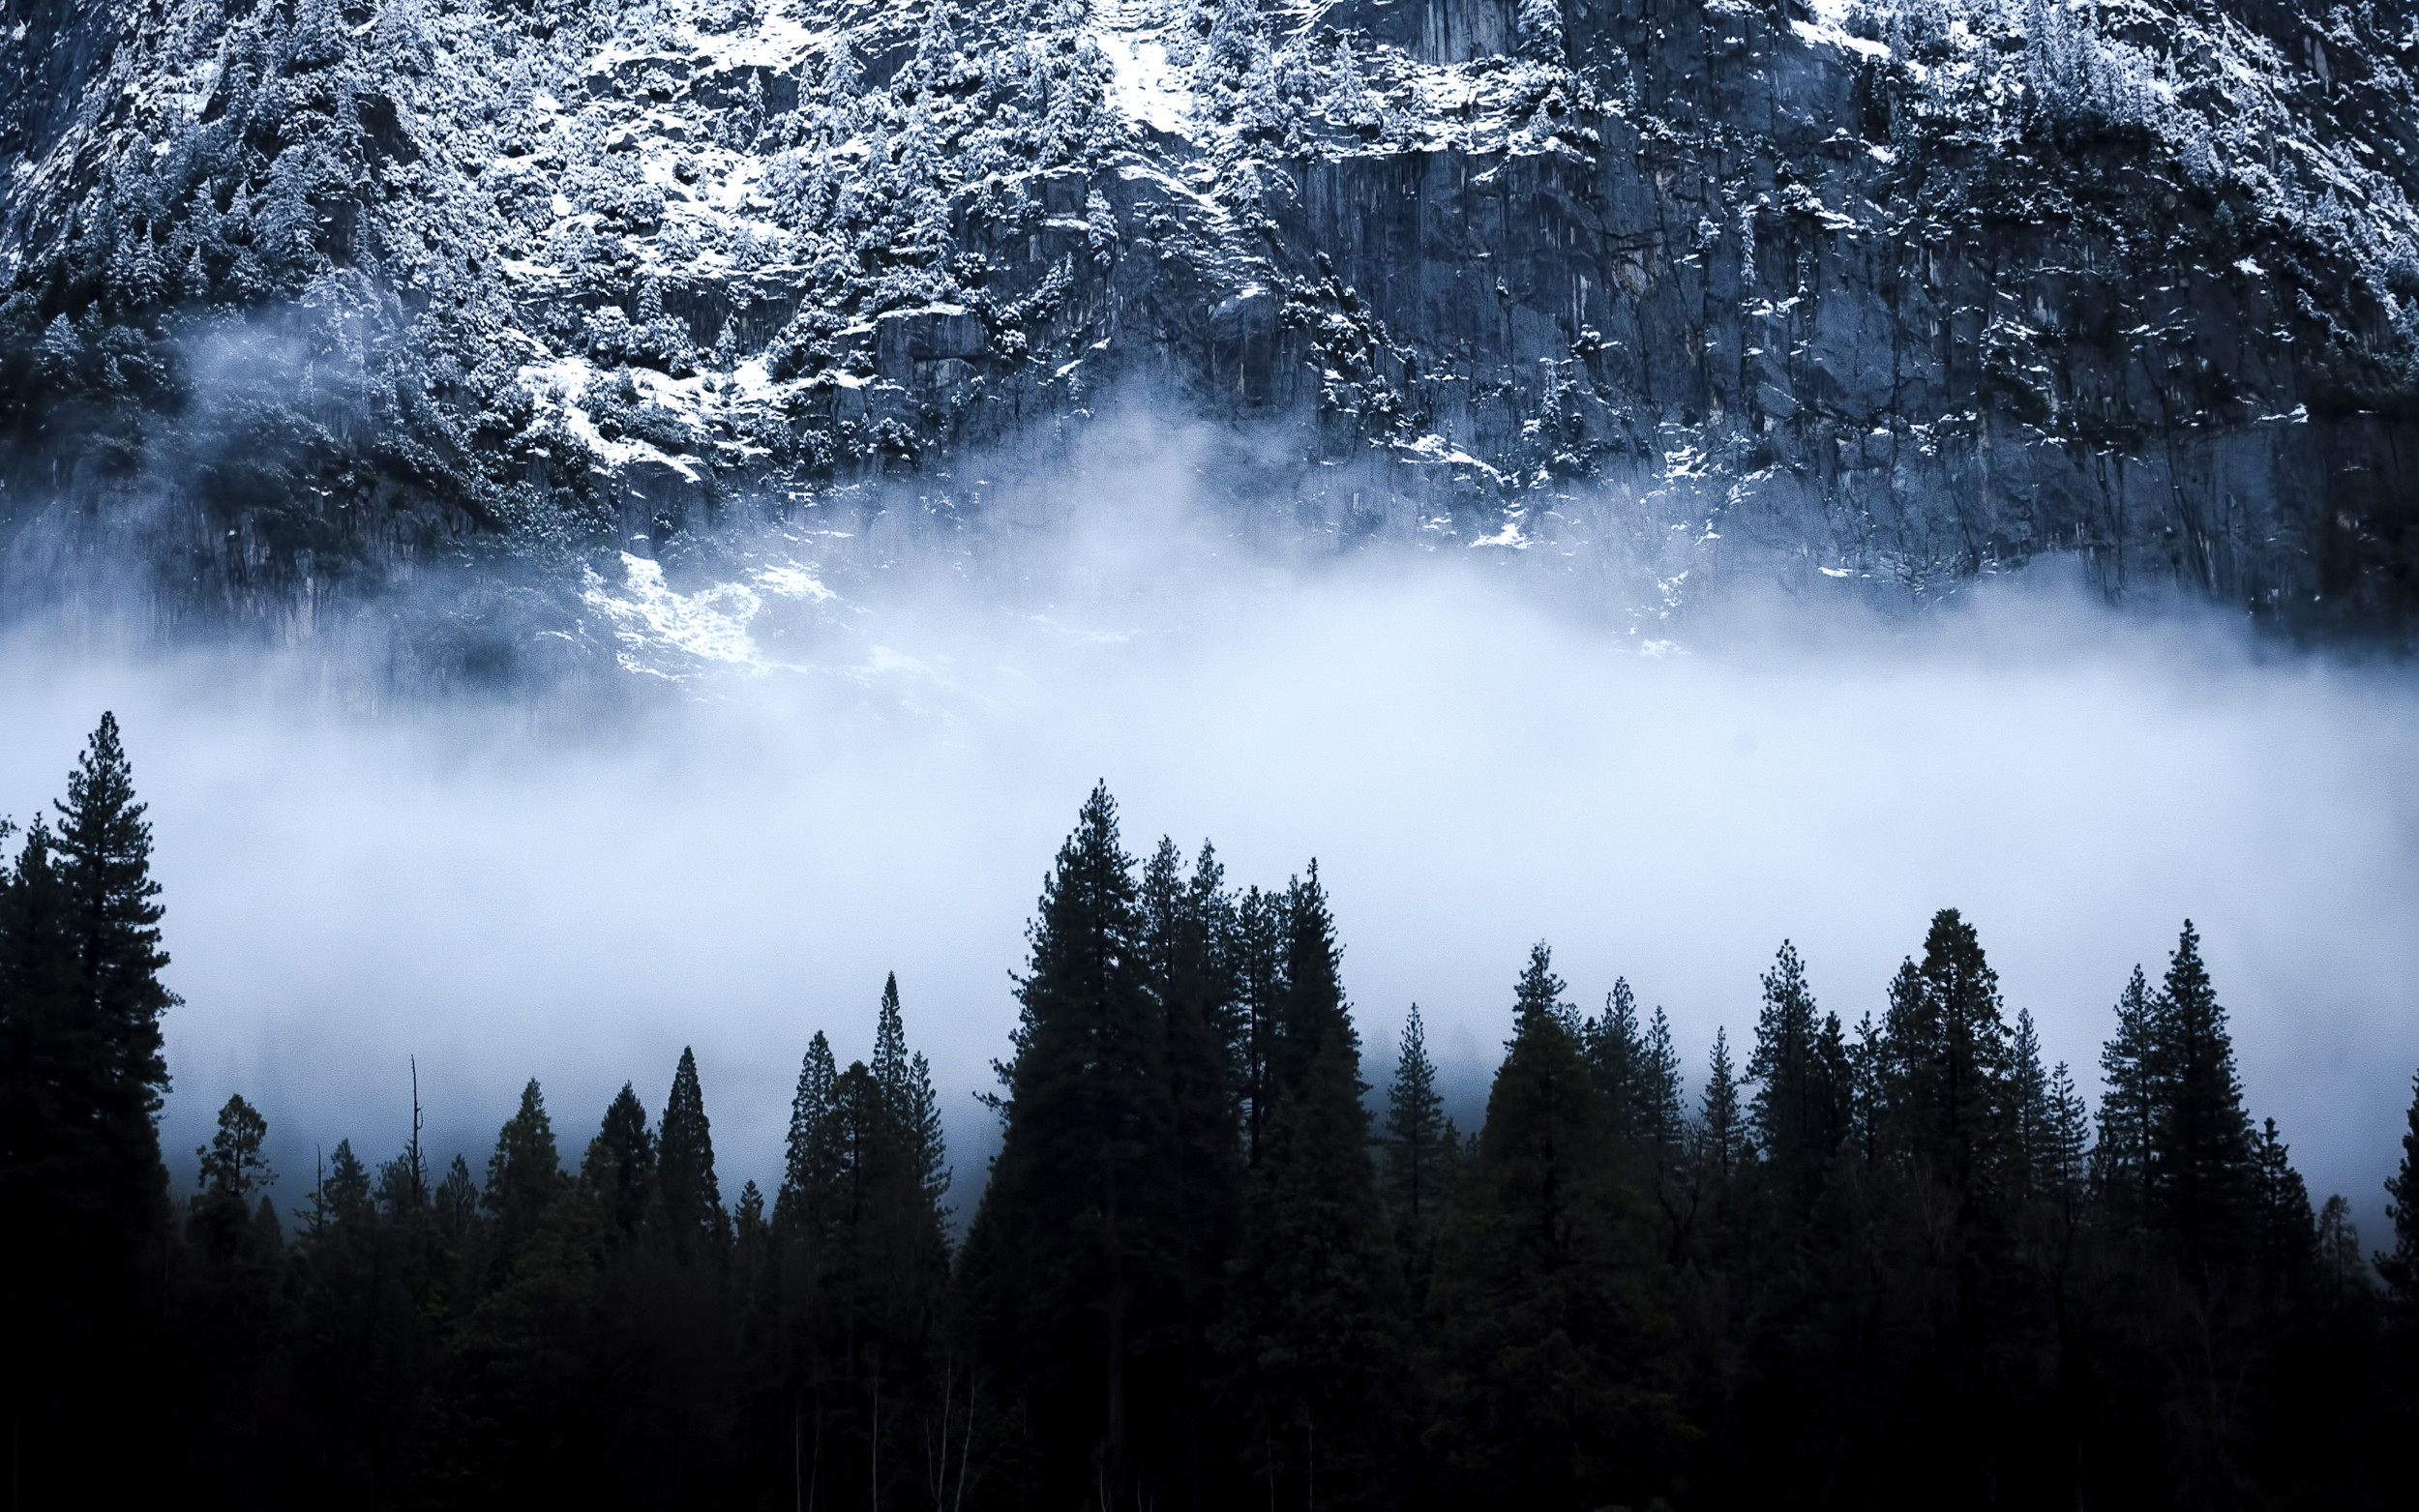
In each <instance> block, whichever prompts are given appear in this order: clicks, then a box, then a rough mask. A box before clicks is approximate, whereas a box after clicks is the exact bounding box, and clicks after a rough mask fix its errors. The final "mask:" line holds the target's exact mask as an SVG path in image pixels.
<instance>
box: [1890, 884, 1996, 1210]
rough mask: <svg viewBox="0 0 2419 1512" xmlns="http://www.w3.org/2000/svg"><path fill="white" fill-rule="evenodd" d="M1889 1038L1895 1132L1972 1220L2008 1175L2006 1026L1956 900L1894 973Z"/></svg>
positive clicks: (1992, 980) (1927, 1176) (1992, 978)
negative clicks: (1918, 951)
mask: <svg viewBox="0 0 2419 1512" xmlns="http://www.w3.org/2000/svg"><path fill="white" fill-rule="evenodd" d="M1883 1045H1884V1047H1885V1063H1884V1068H1883V1070H1884V1095H1885V1097H1886V1098H1887V1100H1888V1103H1889V1107H1890V1115H1891V1120H1892V1123H1893V1125H1894V1128H1893V1132H1894V1133H1895V1134H1896V1135H1897V1136H1898V1137H1899V1138H1901V1139H1903V1140H1904V1141H1905V1150H1906V1153H1907V1155H1908V1156H1909V1157H1910V1158H1911V1159H1912V1160H1913V1161H1914V1162H1915V1163H1916V1166H1917V1168H1918V1170H1919V1171H1920V1172H1921V1179H1924V1180H1926V1181H1930V1182H1935V1183H1938V1184H1940V1185H1941V1186H1942V1187H1944V1188H1945V1189H1946V1190H1947V1191H1948V1192H1949V1193H1950V1194H1952V1196H1953V1197H1954V1199H1955V1200H1956V1202H1957V1203H1958V1206H1959V1209H1960V1212H1961V1214H1962V1216H1963V1218H1964V1219H1965V1220H1966V1221H1968V1222H1971V1221H1972V1220H1973V1219H1974V1218H1975V1217H1976V1216H1977V1215H1978V1211H1979V1209H1980V1208H1981V1207H1982V1206H1984V1205H1986V1203H1987V1201H1988V1200H1989V1198H1990V1197H1991V1196H1992V1195H1993V1193H1994V1191H1995V1189H1996V1188H1997V1187H1998V1185H1999V1184H2000V1183H2001V1182H2002V1181H2003V1180H2004V1179H2005V1178H2006V1176H2007V1175H2008V1171H2007V1169H2006V1168H2007V1166H2008V1164H2009V1156H2010V1146H2009V1142H2008V1133H2009V1125H2010V1124H2011V1122H2012V1121H2013V1119H2012V1112H2011V1109H2010V1100H2011V1088H2010V1067H2009V1047H2008V1025H2007V1022H2006V1020H2005V1019H2004V1018H2002V1017H2001V1014H2000V1007H1999V975H1998V973H1997V972H1995V971H1993V970H1992V969H1991V968H1990V964H1989V963H1988V961H1987V960H1986V959H1985V957H1984V955H1983V947H1982V942H1981V941H1980V940H1979V939H1978V938H1977V937H1976V936H1975V934H1974V928H1973V926H1972V925H1970V924H1968V923H1966V922H1965V920H1964V918H1963V917H1962V916H1960V915H1959V914H1958V912H1957V910H1956V909H1955V908H1943V909H1941V910H1940V911H1939V912H1938V913H1937V914H1935V915H1933V917H1932V922H1931V928H1930V930H1929V931H1928V932H1927V933H1926V935H1925V937H1924V961H1923V964H1921V965H1920V966H1919V965H1917V964H1915V962H1914V961H1912V960H1909V961H1908V962H1906V964H1904V965H1903V966H1902V967H1901V968H1900V969H1899V972H1898V975H1897V976H1896V979H1894V980H1893V981H1892V983H1891V987H1890V1013H1889V1018H1888V1020H1887V1022H1886V1023H1885V1024H1884V1028H1883Z"/></svg>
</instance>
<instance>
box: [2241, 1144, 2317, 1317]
mask: <svg viewBox="0 0 2419 1512" xmlns="http://www.w3.org/2000/svg"><path fill="white" fill-rule="evenodd" d="M2252 1173H2253V1174H2252V1181H2253V1195H2252V1212H2253V1215H2254V1224H2253V1229H2254V1233H2253V1258H2254V1260H2255V1262H2256V1263H2257V1265H2258V1267H2259V1270H2260V1272H2261V1274H2262V1275H2264V1276H2265V1277H2266V1278H2267V1280H2268V1283H2269V1285H2271V1286H2272V1287H2274V1288H2276V1289H2277V1290H2282V1291H2285V1292H2288V1293H2289V1292H2296V1291H2298V1290H2301V1288H2302V1287H2303V1286H2304V1285H2305V1284H2306V1283H2307V1282H2308V1281H2309V1279H2310V1276H2311V1274H2312V1271H2313V1268H2314V1264H2315V1262H2316V1260H2317V1250H2316V1229H2315V1223H2316V1221H2315V1219H2314V1217H2313V1215H2312V1213H2311V1209H2310V1189H2309V1187H2307V1186H2306V1185H2304V1184H2303V1182H2302V1178H2301V1172H2300V1171H2295V1170H2294V1169H2293V1163H2292V1158H2291V1151H2289V1150H2288V1149H2287V1148H2286V1147H2285V1141H2284V1139H2283V1138H2282V1137H2281V1136H2279V1135H2278V1133H2277V1130H2276V1120H2275V1119H2274V1118H2270V1119H2268V1120H2267V1121H2266V1122H2265V1123H2264V1124H2263V1125H2262V1126H2261V1128H2260V1132H2259V1133H2258V1134H2256V1135H2255V1136H2254V1137H2253V1147H2252Z"/></svg>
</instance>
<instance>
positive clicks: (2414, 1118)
mask: <svg viewBox="0 0 2419 1512" xmlns="http://www.w3.org/2000/svg"><path fill="white" fill-rule="evenodd" d="M2403 1116H2404V1125H2403V1158H2402V1162H2401V1164H2400V1165H2398V1166H2396V1167H2395V1168H2394V1174H2392V1175H2390V1176H2388V1177H2386V1179H2385V1195H2386V1198H2387V1201H2386V1204H2385V1216H2386V1217H2387V1219H2388V1220H2390V1221H2391V1222H2392V1223H2393V1225H2394V1247H2393V1248H2392V1249H2390V1250H2380V1251H2378V1252H2377V1256H2376V1265H2377V1274H2378V1275H2379V1276H2381V1277H2383V1278H2384V1279H2385V1285H2386V1288H2387V1290H2389V1291H2390V1292H2391V1293H2392V1294H2393V1297H2394V1300H2395V1303H2396V1305H2397V1306H2398V1307H2399V1308H2400V1309H2401V1310H2402V1312H2403V1314H2404V1319H2405V1321H2407V1322H2410V1323H2414V1324H2419V1072H2413V1073H2412V1074H2411V1078H2410V1108H2409V1110H2408V1111H2407V1112H2404V1115H2403Z"/></svg>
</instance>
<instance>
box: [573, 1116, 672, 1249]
mask: <svg viewBox="0 0 2419 1512" xmlns="http://www.w3.org/2000/svg"><path fill="white" fill-rule="evenodd" d="M580 1175H581V1180H582V1183H583V1184H584V1185H585V1186H586V1188H587V1193H588V1199H589V1201H593V1202H594V1203H596V1207H597V1212H598V1214H599V1216H600V1217H602V1218H603V1219H604V1221H605V1227H606V1231H607V1232H608V1233H609V1234H612V1235H615V1236H616V1237H617V1238H618V1239H619V1240H620V1241H621V1242H623V1243H628V1242H630V1241H632V1240H634V1239H636V1238H637V1237H638V1236H639V1230H640V1229H641V1227H642V1225H643V1224H644V1223H645V1221H646V1215H647V1208H648V1204H649V1203H650V1202H652V1201H653V1200H654V1194H655V1138H654V1136H653V1135H652V1134H650V1133H648V1132H647V1127H646V1109H645V1108H644V1107H643V1106H642V1105H641V1104H640V1102H639V1094H638V1092H637V1090H636V1089H635V1088H633V1087H632V1086H631V1084H630V1083H629V1082H623V1083H622V1084H621V1090H620V1091H618V1092H616V1093H614V1094H613V1100H612V1103H611V1104H610V1105H609V1106H608V1107H607V1108H606V1110H605V1121H604V1125H603V1127H601V1128H600V1129H599V1130H598V1131H597V1135H596V1138H595V1139H594V1140H591V1141H589V1142H588V1153H587V1157H586V1159H585V1160H583V1161H582V1163H581V1167H580Z"/></svg>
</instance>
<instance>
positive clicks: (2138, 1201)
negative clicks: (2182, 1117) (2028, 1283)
mask: <svg viewBox="0 0 2419 1512" xmlns="http://www.w3.org/2000/svg"><path fill="white" fill-rule="evenodd" d="M2156 1031H2157V1025H2156V1023H2155V1019H2154V1005H2153V1003H2152V1000H2151V994H2150V983H2149V981H2148V980H2147V979H2146V978H2145V977H2144V976H2143V975H2142V968H2141V967H2140V966H2138V965H2136V966H2135V967H2134V974H2133V975H2132V976H2131V977H2130V978H2128V979H2127V980H2126V983H2125V990H2124V991H2123V992H2122V993H2118V994H2117V1001H2116V1032H2115V1033H2113V1034H2112V1035H2110V1036H2109V1038H2108V1042H2107V1044H2106V1045H2105V1046H2103V1047H2102V1048H2101V1052H2100V1078H2101V1082H2102V1084H2103V1086H2104V1087H2105V1090H2104V1091H2103V1092H2102V1094H2101V1098H2100V1139H2099V1142H2098V1143H2096V1144H2094V1145H2093V1146H2092V1179H2093V1182H2094V1184H2095V1185H2096V1186H2097V1188H2098V1190H2099V1194H2100V1201H2101V1202H2102V1204H2103V1205H2104V1206H2105V1208H2106V1210H2107V1214H2108V1218H2109V1222H2110V1224H2111V1225H2112V1227H2114V1228H2115V1229H2116V1230H2117V1231H2118V1232H2120V1233H2128V1234H2130V1233H2134V1232H2135V1231H2137V1230H2139V1229H2140V1227H2141V1225H2142V1224H2143V1223H2144V1222H2146V1221H2147V1219H2148V1217H2149V1214H2150V1180H2151V1175H2150V1168H2151V1149H2152V1131H2153V1129H2154V1128H2155V1126H2156V1124H2157V1120H2158V1112H2159V1107H2160V1104H2161V1101H2162V1093H2161V1090H2160V1088H2159V1086H2158V1084H2157V1082H2156V1077H2157V1075H2158V1068H2157V1065H2156V1052H2155V1050H2154V1048H2153V1036H2154V1034H2155V1033H2156Z"/></svg>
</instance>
